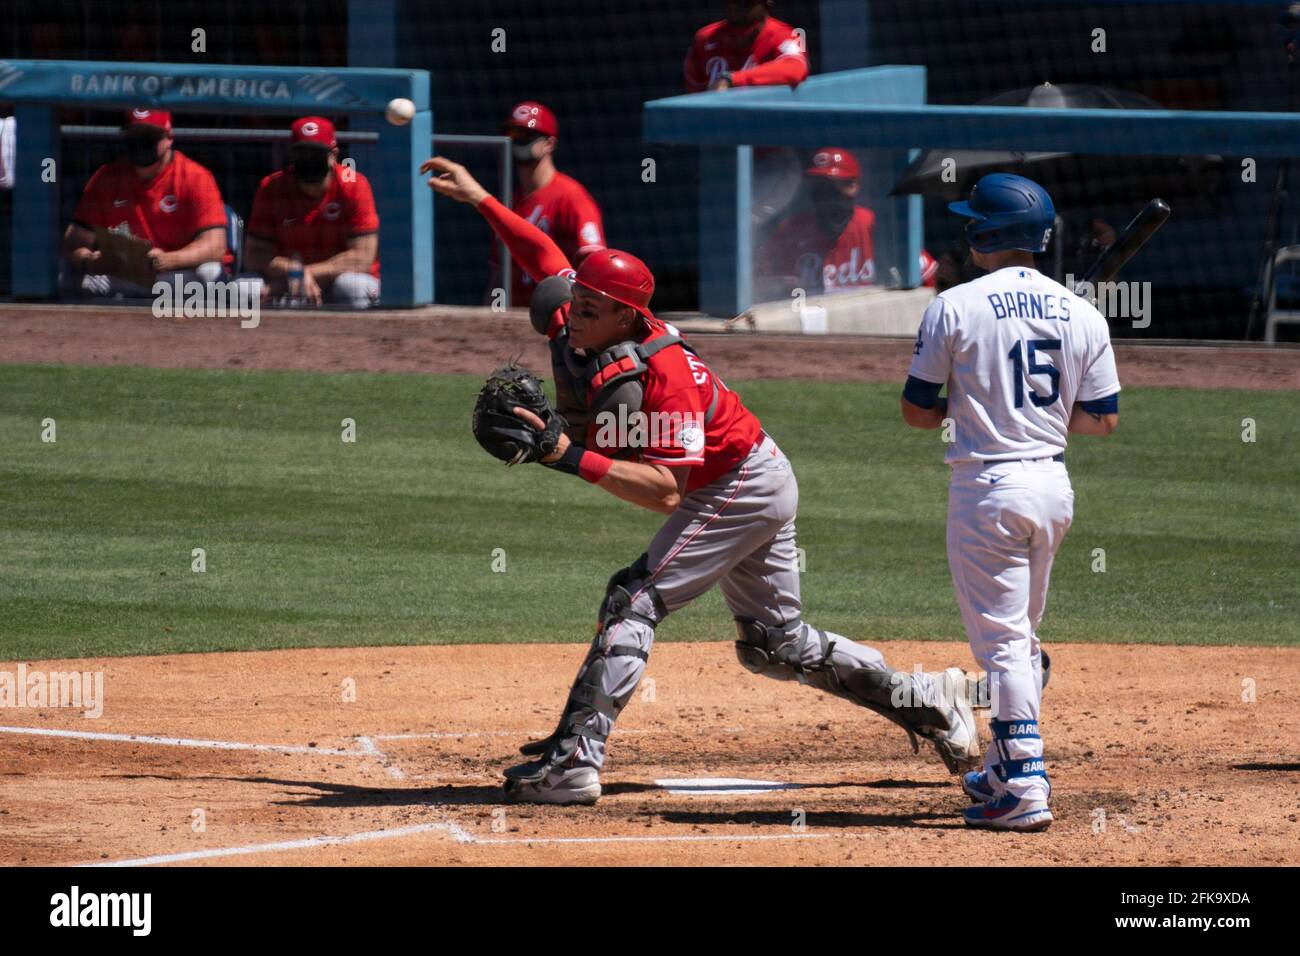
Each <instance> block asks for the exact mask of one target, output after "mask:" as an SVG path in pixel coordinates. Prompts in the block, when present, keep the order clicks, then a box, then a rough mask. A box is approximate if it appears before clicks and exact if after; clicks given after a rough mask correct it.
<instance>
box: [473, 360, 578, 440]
mask: <svg viewBox="0 0 1300 956" xmlns="http://www.w3.org/2000/svg"><path fill="white" fill-rule="evenodd" d="M516 408H526V409H528V411H530V412H532V413H533V414H534V415H536V416H537V417H538V418H540V419H541V420H542V421H543V422H545V423H546V427H545V428H544V429H543V430H542V431H538V430H537V429H536V428H534V427H533V426H532V425H530V424H528V423H527V422H526V421H524V420H523V419H522V418H520V417H519V416H518V415H516V414H515V413H514V410H515V409H516ZM565 424H566V423H565V421H564V416H563V415H561V414H560V413H559V412H557V411H555V409H553V408H551V403H550V402H549V401H547V398H546V393H545V392H544V391H542V382H541V380H540V379H539V378H537V376H535V375H534V374H533V373H532V372H530V371H528V369H526V368H523V367H522V366H519V365H513V364H511V365H503V366H501V367H500V368H499V369H497V370H496V371H495V372H493V373H492V374H491V375H489V376H488V380H487V381H486V382H484V383H483V387H482V388H481V389H479V393H478V400H477V401H476V402H475V403H474V437H475V438H476V439H478V443H479V444H480V445H482V446H483V450H484V451H486V452H487V453H488V454H489V455H491V456H492V457H493V458H499V459H501V460H502V461H504V462H505V463H506V464H507V465H522V464H525V463H527V462H532V461H540V460H541V459H542V458H543V457H544V456H546V455H549V454H550V453H551V452H553V451H555V445H556V443H557V442H558V441H559V440H560V433H561V432H563V431H564V428H565Z"/></svg>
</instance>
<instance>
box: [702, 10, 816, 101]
mask: <svg viewBox="0 0 1300 956" xmlns="http://www.w3.org/2000/svg"><path fill="white" fill-rule="evenodd" d="M751 32H753V27H748V26H747V27H733V26H732V25H731V24H729V23H727V21H726V20H719V21H717V22H716V23H710V24H709V25H708V26H706V27H702V28H700V30H699V31H698V32H696V34H695V39H694V41H692V43H691V48H690V50H688V51H687V53H686V63H685V66H684V71H685V74H686V90H687V92H688V93H699V92H701V91H702V90H707V89H708V88H709V84H710V83H712V82H713V81H714V80H716V79H717V78H718V77H719V76H720V75H721V74H723V73H726V72H730V73H731V85H732V86H776V85H780V84H783V83H785V84H788V85H789V86H791V87H796V86H798V85H799V84H800V83H802V82H803V81H804V80H805V79H807V78H808V56H807V54H805V53H804V50H803V44H802V43H801V42H800V40H799V35H798V34H797V33H795V32H794V27H792V26H790V24H788V23H782V22H781V21H780V20H777V19H775V18H774V17H768V18H767V19H766V20H765V21H764V22H763V26H762V28H761V29H760V30H759V31H758V36H757V37H755V39H754V41H753V42H752V43H750V42H747V40H746V38H747V37H748V36H749V34H750V33H751Z"/></svg>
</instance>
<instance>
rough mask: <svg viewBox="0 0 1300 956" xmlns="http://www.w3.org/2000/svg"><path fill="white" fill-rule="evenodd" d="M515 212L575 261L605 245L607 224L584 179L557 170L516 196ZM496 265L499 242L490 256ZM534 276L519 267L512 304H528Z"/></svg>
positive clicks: (513, 282)
mask: <svg viewBox="0 0 1300 956" xmlns="http://www.w3.org/2000/svg"><path fill="white" fill-rule="evenodd" d="M512 208H513V210H514V212H515V214H516V215H518V216H520V217H522V218H523V219H526V220H527V221H528V222H530V223H532V224H533V225H534V226H536V227H537V228H538V229H540V230H542V232H544V233H546V234H547V235H548V236H550V237H551V239H552V240H554V242H555V244H556V245H557V246H559V247H560V251H561V252H562V253H564V256H565V258H566V259H568V260H569V261H570V262H573V261H575V260H577V259H580V258H581V257H582V256H585V255H588V254H589V253H592V252H595V251H596V250H597V249H604V248H605V224H604V222H603V220H602V219H601V215H600V207H599V206H597V205H596V200H594V199H592V198H591V193H589V192H587V190H586V189H584V188H583V185H582V183H580V182H578V181H577V180H576V179H574V178H573V177H572V176H566V175H564V173H561V172H557V173H556V174H555V175H554V176H552V177H551V181H550V182H549V183H547V184H546V185H545V186H543V187H542V188H541V189H537V190H534V191H533V192H531V193H529V194H528V195H527V196H522V197H519V198H517V199H515V200H514V205H513V207H512ZM489 261H490V262H491V264H492V267H493V269H495V268H496V266H497V264H498V263H499V261H500V259H499V257H498V255H497V246H496V243H493V244H492V252H491V255H490V257H489ZM533 284H534V283H533V280H532V279H531V278H530V277H529V276H528V275H527V273H524V272H523V271H522V270H520V269H515V270H514V271H513V273H512V274H511V276H510V304H511V305H512V306H521V305H528V303H529V302H531V301H532V298H533Z"/></svg>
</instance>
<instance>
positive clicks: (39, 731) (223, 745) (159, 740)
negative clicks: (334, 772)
mask: <svg viewBox="0 0 1300 956" xmlns="http://www.w3.org/2000/svg"><path fill="white" fill-rule="evenodd" d="M0 734H15V735H25V736H34V737H63V738H68V739H72V740H104V741H113V742H119V743H130V744H149V745H151V746H155V747H195V748H200V749H205V750H257V751H263V752H267V751H269V752H272V753H287V754H323V755H324V756H327V757H372V756H373V754H369V753H366V752H365V751H363V750H340V749H339V748H337V747H307V746H303V745H301V744H254V743H244V742H241V741H237V740H200V739H195V738H191V737H156V736H153V735H149V734H108V733H101V732H98V731H91V730H54V729H52V728H47V727H0Z"/></svg>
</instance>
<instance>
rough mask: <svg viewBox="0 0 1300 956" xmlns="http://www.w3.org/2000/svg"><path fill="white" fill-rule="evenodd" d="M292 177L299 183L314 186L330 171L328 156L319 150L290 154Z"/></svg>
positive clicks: (305, 150)
mask: <svg viewBox="0 0 1300 956" xmlns="http://www.w3.org/2000/svg"><path fill="white" fill-rule="evenodd" d="M292 158H293V175H294V178H296V179H297V180H298V182H300V183H308V184H314V183H318V182H320V181H321V180H323V179H324V178H325V177H326V176H327V175H329V171H330V154H329V153H327V152H325V151H324V150H320V149H311V150H307V149H304V150H299V151H295V152H294V153H293V154H292Z"/></svg>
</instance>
